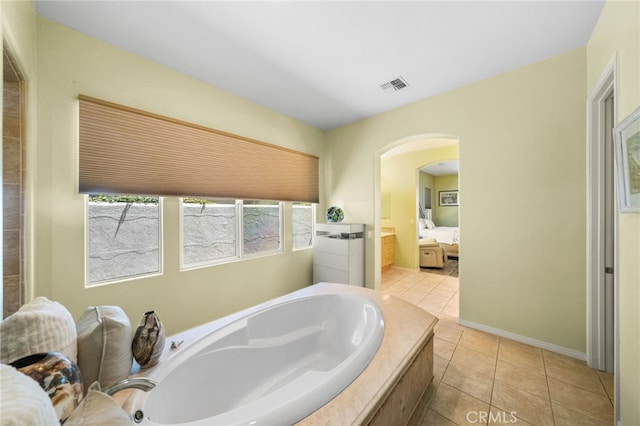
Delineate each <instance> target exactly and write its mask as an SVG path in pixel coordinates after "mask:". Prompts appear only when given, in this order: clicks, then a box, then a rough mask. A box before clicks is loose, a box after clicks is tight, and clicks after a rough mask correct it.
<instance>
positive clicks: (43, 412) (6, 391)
mask: <svg viewBox="0 0 640 426" xmlns="http://www.w3.org/2000/svg"><path fill="white" fill-rule="evenodd" d="M0 412H1V413H2V416H1V418H2V425H3V426H13V425H55V426H59V425H60V421H59V420H58V414H56V410H55V409H54V408H53V404H52V403H51V398H49V395H47V393H46V392H45V391H44V389H42V388H41V387H40V385H39V384H38V382H36V381H35V380H33V379H32V378H31V377H29V376H27V375H26V374H22V373H21V372H19V371H18V370H16V369H15V368H13V367H11V366H9V365H5V364H0Z"/></svg>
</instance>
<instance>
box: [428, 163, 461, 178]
mask: <svg viewBox="0 0 640 426" xmlns="http://www.w3.org/2000/svg"><path fill="white" fill-rule="evenodd" d="M459 167H460V165H459V162H458V160H446V161H439V162H437V163H433V164H429V165H428V166H425V167H423V168H421V169H420V171H422V172H425V173H428V174H430V175H432V176H445V175H457V174H458V170H459Z"/></svg>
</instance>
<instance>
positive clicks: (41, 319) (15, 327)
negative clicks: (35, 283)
mask: <svg viewBox="0 0 640 426" xmlns="http://www.w3.org/2000/svg"><path fill="white" fill-rule="evenodd" d="M43 352H60V353H62V354H64V355H66V356H67V357H68V358H69V359H70V360H72V361H73V362H77V346H76V325H75V323H74V321H73V317H72V316H71V314H70V313H69V311H68V310H67V308H65V307H64V306H62V305H61V304H60V303H58V302H52V301H51V300H49V299H47V298H46V297H36V298H35V299H33V300H32V301H31V302H29V303H27V304H25V305H23V306H22V307H21V308H20V309H19V310H18V312H15V313H14V314H12V315H9V316H8V317H7V318H6V319H5V320H4V321H2V323H0V353H1V355H0V361H1V362H3V363H5V364H9V363H11V362H13V361H17V360H19V359H20V358H24V357H25V356H27V355H33V354H37V353H43Z"/></svg>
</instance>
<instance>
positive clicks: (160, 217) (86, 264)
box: [84, 194, 164, 288]
mask: <svg viewBox="0 0 640 426" xmlns="http://www.w3.org/2000/svg"><path fill="white" fill-rule="evenodd" d="M105 195H110V194H105ZM118 195H123V196H124V195H128V194H115V195H113V196H118ZM157 198H158V271H154V272H149V273H145V274H139V275H135V276H126V277H122V278H115V279H107V280H102V281H96V282H89V194H85V195H84V232H85V235H84V286H85V288H94V287H100V286H104V285H109V284H115V283H121V282H127V281H134V280H139V279H144V278H149V277H157V276H161V275H163V274H164V235H163V229H164V223H163V222H164V214H163V206H164V197H157Z"/></svg>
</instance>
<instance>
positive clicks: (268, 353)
mask: <svg viewBox="0 0 640 426" xmlns="http://www.w3.org/2000/svg"><path fill="white" fill-rule="evenodd" d="M383 334H384V322H383V319H382V314H381V312H380V310H379V308H378V307H377V305H376V304H375V303H374V302H372V301H370V300H369V299H367V298H366V297H363V296H360V295H354V294H324V295H316V296H311V297H306V298H302V299H298V300H293V301H290V302H286V303H283V304H280V305H275V306H272V307H269V308H266V309H265V310H262V311H259V312H257V313H254V314H251V315H249V316H247V317H245V318H241V319H239V320H236V321H234V322H232V323H230V324H229V325H227V326H224V327H222V328H220V329H219V330H216V331H213V332H212V333H211V334H209V335H207V336H205V337H203V338H202V339H200V340H198V341H196V342H194V343H193V344H192V345H190V346H189V347H187V348H182V349H181V350H180V352H179V353H177V354H176V355H175V356H173V357H172V358H171V359H169V360H168V361H167V362H166V363H164V364H163V365H161V366H159V367H158V368H157V369H156V370H155V371H154V373H153V375H150V377H154V378H156V379H157V380H158V381H159V383H158V386H157V387H156V388H155V389H154V390H152V391H151V392H149V393H148V394H144V395H143V396H141V397H140V398H139V399H140V401H139V403H138V404H137V409H141V410H142V411H143V413H144V418H145V419H144V421H146V422H147V423H155V424H177V423H179V424H184V423H193V424H197V423H202V424H274V423H277V424H291V423H295V422H296V421H298V420H300V419H302V418H304V417H306V416H307V415H308V414H310V413H312V412H313V411H315V410H317V409H318V408H320V407H321V406H323V405H324V404H326V403H327V402H328V401H330V400H331V399H332V398H334V397H335V396H336V395H337V394H339V393H340V392H341V391H342V390H343V389H345V388H346V387H347V386H348V385H349V384H350V383H351V382H352V381H353V380H354V379H355V378H356V377H358V375H359V374H360V373H361V372H362V371H363V370H364V369H365V368H366V366H367V365H368V364H369V362H370V361H371V359H372V358H373V356H374V355H375V353H376V351H377V350H378V347H379V346H380V343H381V341H382V337H383Z"/></svg>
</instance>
